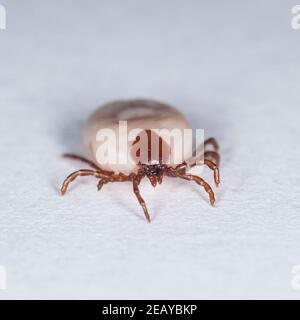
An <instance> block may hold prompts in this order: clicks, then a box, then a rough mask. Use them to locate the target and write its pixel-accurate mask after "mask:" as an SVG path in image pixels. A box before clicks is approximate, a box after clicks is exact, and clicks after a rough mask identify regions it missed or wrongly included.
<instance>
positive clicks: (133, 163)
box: [61, 100, 220, 222]
mask: <svg viewBox="0 0 300 320" xmlns="http://www.w3.org/2000/svg"><path fill="white" fill-rule="evenodd" d="M120 123H122V124H126V129H125V133H128V132H130V133H131V137H130V139H127V140H123V138H124V137H123V136H124V132H121V130H122V129H121V128H120ZM174 128H176V130H177V132H178V133H179V134H180V133H183V132H185V130H186V129H190V125H189V123H188V122H187V120H186V119H185V117H184V116H183V115H182V114H181V113H180V112H179V111H177V110H176V109H175V108H173V107H171V106H169V105H166V104H163V103H160V102H156V101H152V100H127V101H116V102H112V103H108V104H106V105H104V106H103V107H101V108H99V109H98V110H96V111H95V112H94V113H93V114H92V116H91V117H90V118H89V120H88V121H87V123H86V125H85V128H84V143H85V146H86V148H87V151H88V152H89V155H90V158H91V159H92V160H88V159H86V158H83V157H81V156H77V155H73V154H65V155H64V157H67V158H71V159H75V160H79V161H81V162H83V163H85V164H86V165H87V166H89V167H90V169H82V170H78V171H75V172H73V173H72V174H70V175H69V176H68V177H67V178H66V179H65V180H64V182H63V185H62V187H61V194H62V195H64V194H65V193H66V191H67V188H68V186H69V184H70V182H72V181H73V180H74V179H76V178H77V177H79V176H94V177H95V178H96V179H98V184H97V187H98V190H100V189H101V188H102V187H103V186H104V185H105V184H107V183H110V182H122V181H129V182H131V183H132V188H133V192H134V194H135V195H136V198H137V200H138V201H139V203H140V205H141V206H142V208H143V211H144V215H145V218H146V219H147V221H148V222H150V221H151V219H150V215H149V213H148V210H147V207H146V204H145V201H144V199H143V198H142V196H141V194H140V190H139V184H140V182H141V180H142V179H143V178H145V177H147V178H148V179H149V181H150V183H151V184H152V186H153V187H156V185H157V184H161V183H162V181H163V177H164V176H169V177H173V178H180V179H184V180H188V181H194V182H196V183H197V184H198V185H200V186H202V187H203V188H204V190H205V191H206V192H207V194H208V196H209V200H210V203H211V205H212V206H213V205H214V202H215V196H214V192H213V190H212V188H211V187H210V185H209V184H208V183H207V182H206V181H205V180H203V179H202V178H201V177H199V176H196V175H192V174H189V173H188V172H187V170H188V169H189V168H190V167H193V166H195V165H197V164H198V161H197V159H196V157H194V156H193V157H189V158H185V156H186V155H185V152H181V153H180V152H178V151H180V150H176V147H175V145H176V144H174V143H171V140H168V139H166V138H165V136H164V134H165V133H166V132H170V131H172V130H173V129H174ZM123 129H124V128H123ZM157 129H162V131H159V133H157V132H158V131H157ZM103 132H105V133H106V134H108V133H109V134H110V135H112V136H113V139H112V140H111V141H107V140H106V141H104V139H102V138H101V133H103ZM163 132H164V133H163ZM142 137H144V139H142ZM154 141H156V142H157V143H156V146H157V148H156V147H155V148H154V145H155V144H154ZM105 144H106V145H105ZM144 144H145V146H144ZM112 145H113V146H112ZM104 146H106V147H107V148H108V151H109V150H110V148H112V147H114V148H117V149H116V151H117V154H116V153H114V152H106V153H105V161H102V160H103V158H101V154H103V155H104V153H101V150H103V147H104ZM137 146H139V147H137ZM208 146H211V148H210V150H208V149H207V147H208ZM143 147H145V148H143ZM185 147H186V148H185V150H190V149H191V148H192V141H189V140H185ZM177 148H178V147H177ZM141 150H146V152H142V151H141ZM141 153H143V156H144V157H143V156H142V155H141ZM103 157H104V156H103ZM117 159H118V160H120V159H122V160H123V161H117ZM219 160H220V156H219V153H218V144H217V142H216V140H215V139H214V138H210V139H208V140H206V141H204V152H203V164H204V165H206V166H207V167H208V168H210V169H211V170H212V171H213V175H214V181H215V184H216V186H217V185H218V184H219V182H220V177H219Z"/></svg>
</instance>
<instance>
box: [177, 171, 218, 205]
mask: <svg viewBox="0 0 300 320" xmlns="http://www.w3.org/2000/svg"><path fill="white" fill-rule="evenodd" d="M177 177H179V178H181V179H185V180H189V181H191V180H193V181H195V182H196V183H197V184H199V185H200V186H202V187H203V188H204V189H205V191H206V192H207V193H208V195H209V200H210V204H211V205H212V206H213V205H214V203H215V194H214V192H213V191H212V188H211V187H210V185H209V184H208V183H207V182H206V181H205V180H203V179H202V178H200V177H198V176H194V175H192V174H178V175H177Z"/></svg>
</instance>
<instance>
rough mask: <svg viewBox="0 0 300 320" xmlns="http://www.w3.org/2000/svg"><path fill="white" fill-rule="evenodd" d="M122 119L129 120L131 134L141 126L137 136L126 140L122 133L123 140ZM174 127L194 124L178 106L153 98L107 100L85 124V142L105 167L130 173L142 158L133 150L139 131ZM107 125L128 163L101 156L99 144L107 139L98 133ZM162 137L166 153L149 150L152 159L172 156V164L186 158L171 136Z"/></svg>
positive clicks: (184, 127)
mask: <svg viewBox="0 0 300 320" xmlns="http://www.w3.org/2000/svg"><path fill="white" fill-rule="evenodd" d="M120 121H126V125H127V134H129V133H130V132H133V131H132V130H136V129H139V130H136V133H134V135H135V137H128V138H131V139H130V140H129V139H127V140H126V141H125V142H124V140H123V135H122V134H121V138H122V139H121V140H120V136H119V133H120V132H119V131H120V127H119V122H120ZM174 128H176V129H179V130H181V131H182V132H183V130H184V129H190V125H189V123H188V122H187V120H186V119H185V117H184V116H183V115H182V114H181V113H180V112H179V111H178V110H176V109H175V108H174V107H172V106H169V105H166V104H163V103H160V102H156V101H153V100H120V101H115V102H111V103H108V104H105V105H104V106H102V107H100V108H99V109H97V110H96V111H95V112H94V113H93V114H92V115H91V117H90V118H89V120H88V121H87V123H86V125H85V128H84V143H85V146H86V148H87V150H88V152H89V155H90V156H91V157H92V159H93V160H94V161H95V162H96V163H97V164H98V165H99V166H101V168H103V169H104V170H111V171H114V172H116V173H124V174H130V173H132V172H136V170H137V166H136V165H137V161H138V160H137V159H136V157H135V153H134V152H133V144H134V143H133V142H134V141H135V140H136V139H137V137H138V136H139V132H141V131H144V132H148V133H149V132H150V131H153V130H155V129H159V130H160V129H167V130H168V131H172V130H173V129H174ZM103 129H104V130H105V129H109V130H112V132H113V133H114V134H115V137H116V146H117V156H118V159H125V158H127V159H128V161H127V162H126V163H124V162H122V163H120V161H118V159H115V158H113V159H109V157H108V158H107V159H106V160H107V163H103V162H102V161H101V159H99V154H98V151H99V147H101V145H102V144H103V143H104V142H103V141H99V139H97V134H98V133H99V131H100V130H103ZM152 133H153V132H152ZM98 138H99V136H98ZM160 138H161V139H162V143H163V144H164V146H165V148H163V150H164V154H160V153H159V154H156V155H155V151H154V150H149V155H150V157H151V159H148V160H150V161H158V160H161V158H163V159H169V160H170V163H169V165H171V166H172V165H175V164H176V163H177V164H178V163H180V162H182V160H184V159H181V158H180V159H179V158H178V157H179V156H180V154H179V153H178V154H177V153H174V152H173V150H172V146H171V145H169V144H168V143H167V142H166V141H168V140H167V139H166V140H164V137H163V136H160ZM149 145H150V144H149ZM186 147H187V149H188V148H192V141H190V146H186ZM148 148H150V147H148ZM166 153H168V154H166ZM176 157H177V159H176ZM110 160H111V161H110ZM116 160H117V161H116Z"/></svg>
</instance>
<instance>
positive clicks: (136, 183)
mask: <svg viewBox="0 0 300 320" xmlns="http://www.w3.org/2000/svg"><path fill="white" fill-rule="evenodd" d="M132 183H133V192H134V194H135V195H136V197H137V199H138V201H139V203H140V205H141V207H142V208H143V210H144V214H145V217H146V219H147V221H148V222H149V223H150V222H151V219H150V215H149V213H148V209H147V207H146V203H145V201H144V199H143V198H142V196H141V194H140V189H139V183H140V180H139V179H137V178H133V180H132Z"/></svg>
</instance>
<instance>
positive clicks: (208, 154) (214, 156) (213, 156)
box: [204, 151, 220, 167]
mask: <svg viewBox="0 0 300 320" xmlns="http://www.w3.org/2000/svg"><path fill="white" fill-rule="evenodd" d="M204 159H208V160H211V161H212V162H214V163H215V164H216V165H217V166H218V167H219V165H220V155H219V153H218V152H217V151H205V152H204Z"/></svg>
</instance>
